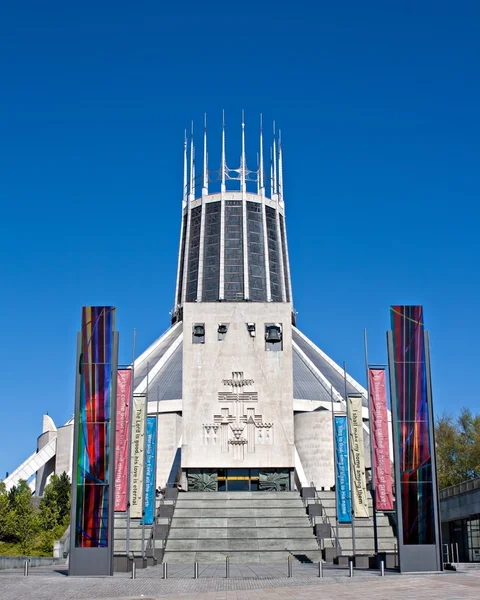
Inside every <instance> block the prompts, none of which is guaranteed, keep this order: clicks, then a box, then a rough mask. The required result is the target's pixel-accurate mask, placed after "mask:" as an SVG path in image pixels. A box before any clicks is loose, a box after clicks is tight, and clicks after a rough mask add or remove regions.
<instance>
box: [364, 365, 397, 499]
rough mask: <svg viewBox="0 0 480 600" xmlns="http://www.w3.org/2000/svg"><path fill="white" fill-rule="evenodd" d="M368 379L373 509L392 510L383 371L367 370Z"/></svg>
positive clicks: (390, 466) (390, 468)
mask: <svg viewBox="0 0 480 600" xmlns="http://www.w3.org/2000/svg"><path fill="white" fill-rule="evenodd" d="M368 378H369V383H370V411H371V414H370V432H371V436H372V445H373V470H374V477H375V481H374V483H375V508H376V509H377V510H393V488H392V464H391V462H390V445H389V439H388V411H387V393H386V390H385V369H369V370H368Z"/></svg>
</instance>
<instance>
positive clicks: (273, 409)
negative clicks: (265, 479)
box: [182, 302, 294, 469]
mask: <svg viewBox="0 0 480 600" xmlns="http://www.w3.org/2000/svg"><path fill="white" fill-rule="evenodd" d="M291 310H292V306H291V304H288V303H260V302H241V303H227V302H225V303H220V302H215V303H199V304H195V303H186V304H185V305H184V313H183V320H184V329H183V331H184V341H183V445H182V468H183V469H185V468H215V467H217V468H225V467H251V468H255V467H257V468H258V467H263V468H279V467H284V468H293V466H294V432H293V372H292V337H291ZM249 322H251V323H255V325H256V336H255V337H251V336H250V334H249V332H248V330H247V323H249ZM195 323H203V324H205V343H204V344H196V343H193V341H192V326H193V325H194V324H195ZM219 323H228V332H227V334H226V336H225V338H224V339H223V340H222V341H219V340H218V333H217V328H218V324H219ZM266 323H281V324H282V328H283V350H281V351H279V352H275V351H267V350H265V324H266ZM234 372H239V373H243V378H244V380H253V383H251V385H245V386H243V387H237V388H234V387H232V386H231V385H225V384H224V383H223V380H232V378H233V375H232V373H234ZM233 390H235V393H233ZM236 392H240V393H246V394H250V396H249V397H248V396H243V400H241V401H236V400H235V397H236ZM256 395H258V396H256ZM248 398H250V399H248Z"/></svg>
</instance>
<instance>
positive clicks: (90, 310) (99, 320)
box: [74, 306, 115, 548]
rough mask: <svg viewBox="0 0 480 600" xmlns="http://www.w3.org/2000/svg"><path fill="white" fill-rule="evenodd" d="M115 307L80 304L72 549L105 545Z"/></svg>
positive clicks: (108, 509) (106, 545)
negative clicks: (82, 305) (80, 332)
mask: <svg viewBox="0 0 480 600" xmlns="http://www.w3.org/2000/svg"><path fill="white" fill-rule="evenodd" d="M114 327H115V308H113V307H112V306H84V307H83V308H82V334H81V338H82V342H81V350H80V364H79V366H78V368H79V374H78V377H79V378H80V382H79V383H80V386H79V387H80V399H79V414H78V415H75V419H76V420H77V419H78V438H77V439H78V445H77V452H78V460H77V465H76V468H75V472H76V486H77V490H76V492H77V493H76V503H75V525H74V528H75V548H108V546H109V540H108V525H109V517H110V514H111V511H110V507H109V486H110V479H111V478H110V468H111V467H112V466H113V465H111V464H110V462H111V461H110V458H111V456H110V443H111V440H110V433H111V432H110V421H111V418H112V414H111V413H112V404H113V406H115V403H114V399H113V398H112V377H114V376H115V374H114V373H112V362H114V357H113V352H112V350H113V330H114Z"/></svg>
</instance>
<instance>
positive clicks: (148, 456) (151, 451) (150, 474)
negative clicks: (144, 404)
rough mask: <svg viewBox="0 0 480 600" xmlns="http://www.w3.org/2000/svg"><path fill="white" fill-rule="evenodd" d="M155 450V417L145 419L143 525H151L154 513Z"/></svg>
mask: <svg viewBox="0 0 480 600" xmlns="http://www.w3.org/2000/svg"><path fill="white" fill-rule="evenodd" d="M156 448H157V417H147V440H146V444H145V524H146V525H151V524H152V523H153V519H154V513H155V463H156V461H155V454H156Z"/></svg>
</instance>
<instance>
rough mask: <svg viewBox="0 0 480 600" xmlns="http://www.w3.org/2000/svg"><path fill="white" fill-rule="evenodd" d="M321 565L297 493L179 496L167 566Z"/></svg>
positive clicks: (307, 520) (168, 547)
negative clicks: (290, 561)
mask: <svg viewBox="0 0 480 600" xmlns="http://www.w3.org/2000/svg"><path fill="white" fill-rule="evenodd" d="M227 555H228V556H229V557H230V561H231V563H237V564H238V563H244V564H246V563H264V564H268V563H277V562H286V561H287V557H288V556H292V558H295V559H296V560H299V561H301V562H318V561H319V560H320V557H321V552H320V550H319V547H318V543H317V540H316V538H315V536H314V535H313V530H312V525H311V523H310V520H309V518H308V516H307V514H306V511H305V506H304V504H303V501H302V499H301V498H300V495H299V493H298V492H235V493H228V492H186V493H181V494H179V496H178V499H177V504H176V507H175V512H174V515H173V519H172V522H171V526H170V531H169V535H168V539H167V544H166V549H165V555H164V559H163V560H164V562H167V563H190V564H191V563H193V562H195V561H197V562H199V563H204V564H205V563H206V564H210V563H219V562H224V561H225V558H226V556H227Z"/></svg>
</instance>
